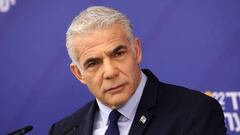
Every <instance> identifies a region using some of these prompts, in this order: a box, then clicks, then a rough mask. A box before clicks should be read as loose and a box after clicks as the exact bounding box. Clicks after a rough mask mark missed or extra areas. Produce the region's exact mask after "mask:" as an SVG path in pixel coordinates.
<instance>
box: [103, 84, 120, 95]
mask: <svg viewBox="0 0 240 135" xmlns="http://www.w3.org/2000/svg"><path fill="white" fill-rule="evenodd" d="M123 86H124V85H118V86H115V87H112V88H109V89H106V90H105V92H109V93H117V92H120V91H121V90H122V88H123Z"/></svg>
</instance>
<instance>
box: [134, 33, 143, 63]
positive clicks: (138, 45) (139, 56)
mask: <svg viewBox="0 0 240 135" xmlns="http://www.w3.org/2000/svg"><path fill="white" fill-rule="evenodd" d="M134 48H135V56H136V60H137V62H138V64H140V63H141V61H142V45H141V41H140V39H139V38H137V37H136V38H135V39H134Z"/></svg>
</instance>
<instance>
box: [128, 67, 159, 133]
mask: <svg viewBox="0 0 240 135" xmlns="http://www.w3.org/2000/svg"><path fill="white" fill-rule="evenodd" d="M143 72H144V73H145V74H146V75H147V77H148V79H147V83H146V85H145V87H144V91H143V95H142V98H141V100H140V103H139V106H138V109H137V112H136V115H135V117H134V120H133V123H132V126H131V128H130V132H129V135H142V134H143V133H144V130H145V129H146V127H147V125H148V124H149V122H150V121H151V118H152V115H153V113H154V108H155V106H156V103H157V95H158V94H157V92H158V91H157V87H158V79H157V78H156V77H155V76H154V75H153V74H152V73H151V72H150V71H149V70H143Z"/></svg>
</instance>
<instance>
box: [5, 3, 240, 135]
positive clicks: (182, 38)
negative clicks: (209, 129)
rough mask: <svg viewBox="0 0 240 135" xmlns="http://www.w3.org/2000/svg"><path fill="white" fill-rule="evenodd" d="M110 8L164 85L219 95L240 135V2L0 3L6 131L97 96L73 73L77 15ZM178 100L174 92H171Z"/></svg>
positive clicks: (39, 126)
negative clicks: (69, 48)
mask: <svg viewBox="0 0 240 135" xmlns="http://www.w3.org/2000/svg"><path fill="white" fill-rule="evenodd" d="M92 5H104V6H110V7H113V8H116V9H118V10H120V11H122V12H123V13H125V14H126V15H127V16H128V17H129V18H130V20H131V21H132V23H133V25H134V33H135V35H136V36H137V37H140V39H141V41H142V47H143V61H142V64H141V67H142V68H149V69H151V70H152V71H153V72H154V73H155V74H156V75H157V76H158V78H159V79H160V81H163V82H167V83H172V84H176V85H181V86H185V87H188V88H191V89H195V90H198V91H201V92H203V93H206V94H208V95H210V96H213V97H214V98H216V99H217V100H218V101H219V103H220V104H221V106H222V108H223V109H224V114H225V122H226V125H227V128H228V133H229V135H239V134H240V117H239V114H240V109H239V108H240V1H239V0H141V1H139V0H0V134H1V135H4V134H6V133H8V132H11V131H14V130H16V129H18V128H21V127H24V126H26V125H33V126H34V129H33V131H31V133H29V135H45V134H47V133H48V130H49V128H50V126H51V124H52V123H53V122H55V121H58V120H60V119H61V118H63V117H64V116H66V115H69V114H71V113H72V112H74V111H75V110H77V109H79V108H80V107H81V106H82V105H83V104H85V103H86V102H87V101H89V100H91V99H92V98H93V96H92V95H91V94H90V93H89V92H88V90H87V88H86V86H83V85H82V84H80V83H79V82H78V81H77V79H75V78H74V77H73V75H72V74H71V72H70V70H69V64H70V62H71V61H70V59H69V57H68V55H67V52H66V48H65V33H66V30H67V28H68V26H69V25H70V23H71V21H72V19H73V18H74V16H76V15H77V14H78V13H79V12H80V11H82V10H83V9H85V8H86V7H88V6H92ZM173 96H174V95H173Z"/></svg>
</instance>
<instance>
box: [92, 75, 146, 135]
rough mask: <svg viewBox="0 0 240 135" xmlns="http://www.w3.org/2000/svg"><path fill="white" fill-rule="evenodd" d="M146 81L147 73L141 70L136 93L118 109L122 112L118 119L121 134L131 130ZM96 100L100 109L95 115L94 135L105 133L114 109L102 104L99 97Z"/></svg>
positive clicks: (125, 134)
mask: <svg viewBox="0 0 240 135" xmlns="http://www.w3.org/2000/svg"><path fill="white" fill-rule="evenodd" d="M146 81H147V77H146V75H145V74H144V73H143V72H141V81H140V83H139V85H138V87H137V89H136V91H135V93H134V94H133V95H132V97H130V99H129V100H128V102H127V103H126V104H125V105H124V106H123V107H121V108H119V109H117V110H118V112H120V113H121V114H122V115H121V116H120V118H119V120H118V127H119V131H120V135H128V133H129V131H130V127H131V125H132V122H133V119H134V116H135V114H136V111H137V107H138V104H139V102H140V99H141V97H142V93H143V89H144V86H145V84H146ZM96 100H97V104H98V106H99V111H97V113H96V115H95V120H94V125H93V135H104V133H105V131H106V130H107V128H108V124H109V120H108V115H109V114H110V112H111V111H112V109H111V108H109V107H108V106H106V105H104V104H102V103H101V102H100V101H99V100H98V99H96Z"/></svg>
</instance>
